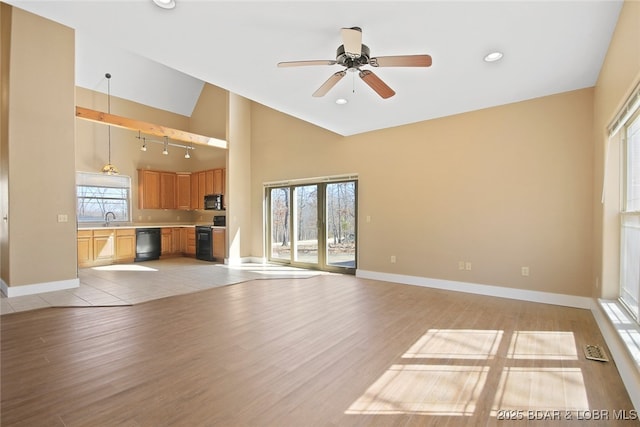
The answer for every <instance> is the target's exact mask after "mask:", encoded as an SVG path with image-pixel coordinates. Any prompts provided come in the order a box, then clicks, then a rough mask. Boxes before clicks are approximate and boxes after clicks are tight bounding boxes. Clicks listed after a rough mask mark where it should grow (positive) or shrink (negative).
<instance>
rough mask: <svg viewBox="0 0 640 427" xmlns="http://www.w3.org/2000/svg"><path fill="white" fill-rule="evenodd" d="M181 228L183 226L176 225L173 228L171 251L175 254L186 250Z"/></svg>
mask: <svg viewBox="0 0 640 427" xmlns="http://www.w3.org/2000/svg"><path fill="white" fill-rule="evenodd" d="M181 230H182V228H180V227H174V228H172V229H171V252H172V253H174V254H181V253H183V252H184V251H185V249H184V246H182V239H181V237H180V234H181Z"/></svg>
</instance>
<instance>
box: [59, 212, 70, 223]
mask: <svg viewBox="0 0 640 427" xmlns="http://www.w3.org/2000/svg"><path fill="white" fill-rule="evenodd" d="M68 221H69V217H68V216H67V215H66V214H58V222H68Z"/></svg>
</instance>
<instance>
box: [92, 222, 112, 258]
mask: <svg viewBox="0 0 640 427" xmlns="http://www.w3.org/2000/svg"><path fill="white" fill-rule="evenodd" d="M115 248H116V247H115V232H114V230H113V229H105V230H93V263H94V264H96V263H104V264H111V263H112V262H113V261H114V260H115V255H116V249H115Z"/></svg>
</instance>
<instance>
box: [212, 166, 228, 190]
mask: <svg viewBox="0 0 640 427" xmlns="http://www.w3.org/2000/svg"><path fill="white" fill-rule="evenodd" d="M224 180H225V170H224V169H214V170H213V194H224V188H225V182H224Z"/></svg>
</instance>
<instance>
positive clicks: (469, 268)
mask: <svg viewBox="0 0 640 427" xmlns="http://www.w3.org/2000/svg"><path fill="white" fill-rule="evenodd" d="M464 269H465V270H467V271H471V261H467V262H465V263H464Z"/></svg>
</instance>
